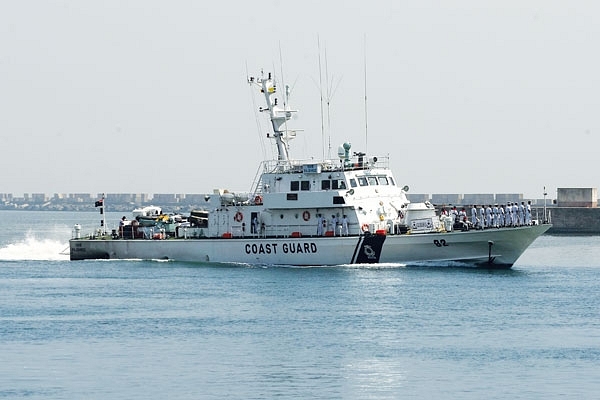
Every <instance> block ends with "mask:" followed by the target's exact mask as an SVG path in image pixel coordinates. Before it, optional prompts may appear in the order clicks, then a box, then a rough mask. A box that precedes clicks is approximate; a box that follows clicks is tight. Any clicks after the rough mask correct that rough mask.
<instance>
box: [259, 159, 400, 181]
mask: <svg viewBox="0 0 600 400" xmlns="http://www.w3.org/2000/svg"><path fill="white" fill-rule="evenodd" d="M389 167H390V157H389V156H387V155H386V156H381V157H380V156H375V157H367V156H352V157H350V158H349V159H347V160H345V159H328V160H321V161H316V160H314V159H305V160H285V161H282V160H268V161H263V162H262V165H261V167H259V170H260V169H262V172H263V173H267V174H277V173H279V174H297V173H305V172H307V171H308V172H318V171H319V170H320V171H321V172H329V171H348V170H355V169H372V168H389ZM257 175H258V174H257ZM258 179H259V178H258V177H257V178H256V179H255V181H257V180H258ZM257 183H258V182H257ZM256 187H258V185H257V186H256Z"/></svg>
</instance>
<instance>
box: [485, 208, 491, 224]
mask: <svg viewBox="0 0 600 400" xmlns="http://www.w3.org/2000/svg"><path fill="white" fill-rule="evenodd" d="M485 227H486V228H491V227H492V205H491V204H490V205H489V206H487V207H486V208H485Z"/></svg>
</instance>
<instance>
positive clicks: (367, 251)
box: [363, 244, 377, 260]
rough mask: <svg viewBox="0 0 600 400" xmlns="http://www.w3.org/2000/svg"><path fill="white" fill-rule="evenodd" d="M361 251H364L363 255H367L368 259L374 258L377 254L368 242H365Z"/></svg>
mask: <svg viewBox="0 0 600 400" xmlns="http://www.w3.org/2000/svg"><path fill="white" fill-rule="evenodd" d="M363 252H364V253H365V256H367V258H368V259H369V260H374V259H375V258H376V256H377V253H375V250H373V247H371V245H369V244H365V245H364V246H363Z"/></svg>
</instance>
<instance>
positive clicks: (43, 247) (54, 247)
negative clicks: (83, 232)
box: [0, 232, 69, 261]
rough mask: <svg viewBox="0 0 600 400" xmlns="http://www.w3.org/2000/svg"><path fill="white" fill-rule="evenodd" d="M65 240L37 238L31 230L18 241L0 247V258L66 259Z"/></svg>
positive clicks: (67, 246) (67, 256) (67, 248)
mask: <svg viewBox="0 0 600 400" xmlns="http://www.w3.org/2000/svg"><path fill="white" fill-rule="evenodd" d="M68 251H69V244H68V243H67V242H63V241H59V240H52V239H38V238H36V237H35V236H34V235H33V234H32V233H31V232H29V233H27V236H26V237H25V238H24V239H22V240H19V241H16V242H14V243H10V244H8V245H5V246H4V247H0V260H10V261H13V260H49V261H54V260H68V259H69V255H68Z"/></svg>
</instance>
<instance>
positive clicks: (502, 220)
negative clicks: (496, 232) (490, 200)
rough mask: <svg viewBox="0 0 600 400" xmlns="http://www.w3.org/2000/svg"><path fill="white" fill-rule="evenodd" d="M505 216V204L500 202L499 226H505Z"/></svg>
mask: <svg viewBox="0 0 600 400" xmlns="http://www.w3.org/2000/svg"><path fill="white" fill-rule="evenodd" d="M504 218H505V215H504V204H500V207H498V226H504V221H505V219H504Z"/></svg>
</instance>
